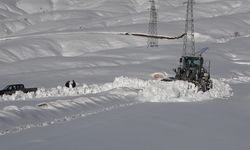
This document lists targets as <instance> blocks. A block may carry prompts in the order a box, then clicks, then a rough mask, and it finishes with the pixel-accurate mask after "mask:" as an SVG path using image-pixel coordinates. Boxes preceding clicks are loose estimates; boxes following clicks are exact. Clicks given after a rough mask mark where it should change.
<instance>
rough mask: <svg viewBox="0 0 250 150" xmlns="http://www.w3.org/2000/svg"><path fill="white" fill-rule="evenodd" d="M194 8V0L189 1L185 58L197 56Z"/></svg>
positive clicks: (184, 45)
mask: <svg viewBox="0 0 250 150" xmlns="http://www.w3.org/2000/svg"><path fill="white" fill-rule="evenodd" d="M193 6H194V0H188V1H187V12H186V24H185V36H184V43H183V56H187V55H188V56H194V55H195V41H194V14H193Z"/></svg>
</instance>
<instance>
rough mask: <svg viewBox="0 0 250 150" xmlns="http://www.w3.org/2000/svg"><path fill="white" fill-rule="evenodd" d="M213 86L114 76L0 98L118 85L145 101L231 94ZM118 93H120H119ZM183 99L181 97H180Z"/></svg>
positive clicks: (82, 92) (92, 90)
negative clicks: (105, 80) (207, 88)
mask: <svg viewBox="0 0 250 150" xmlns="http://www.w3.org/2000/svg"><path fill="white" fill-rule="evenodd" d="M213 82H214V88H213V89H212V90H210V91H207V92H205V93H203V92H197V87H195V86H194V85H193V84H192V83H188V82H184V81H174V82H162V81H156V80H141V79H136V78H128V77H118V78H116V79H115V80H114V81H113V82H112V83H106V84H103V85H96V84H94V85H87V84H83V85H82V86H79V87H76V88H66V87H62V86H58V87H56V88H51V89H45V88H40V89H38V91H37V92H36V93H28V94H24V93H22V92H17V93H15V94H13V95H11V96H7V95H4V96H3V97H2V99H1V101H11V100H31V99H38V98H49V97H65V96H81V95H87V94H98V93H103V92H107V91H111V90H116V89H120V88H128V89H134V90H135V91H138V96H139V99H140V100H141V101H146V102H183V101H185V102H188V101H191V102H193V101H201V100H207V99H214V98H225V97H229V96H231V94H232V92H231V91H232V89H231V87H230V86H229V85H228V84H226V83H224V82H222V81H219V80H215V79H214V80H213ZM120 94H122V92H120ZM183 98H185V100H183Z"/></svg>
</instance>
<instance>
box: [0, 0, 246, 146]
mask: <svg viewBox="0 0 250 150" xmlns="http://www.w3.org/2000/svg"><path fill="white" fill-rule="evenodd" d="M183 2H184V0H181V1H175V0H167V1H161V0H158V8H159V10H158V11H159V28H158V32H159V34H161V35H169V36H177V35H180V34H182V33H183V31H184V20H185V11H186V10H185V9H186V8H185V5H184V4H183ZM148 7H149V2H148V1H144V0H127V1H124V0H60V1H59V0H0V67H1V69H0V81H1V85H0V87H1V88H3V87H4V86H6V85H8V84H11V83H24V84H25V86H27V87H39V91H38V93H37V94H23V93H16V94H15V95H13V96H3V97H2V98H0V132H1V134H2V135H3V136H0V143H1V145H2V147H4V149H12V150H13V149H48V147H47V146H46V145H49V146H50V148H49V149H67V148H66V147H68V149H82V147H83V145H82V144H84V145H86V148H87V149H95V148H99V149H100V148H101V147H102V144H103V145H104V147H103V149H147V148H145V147H144V146H143V145H145V143H148V144H151V146H148V149H166V144H167V145H169V148H170V149H184V148H185V149H190V150H191V149H192V150H193V149H206V148H204V147H206V145H208V146H207V148H210V149H227V150H228V149H232V150H233V149H246V150H247V149H249V148H250V146H249V144H248V141H249V140H250V136H249V135H250V133H249V131H248V126H249V124H250V122H249V120H250V118H249V115H248V114H249V111H250V110H249V108H250V103H249V93H248V91H249V84H250V67H249V65H250V59H249V47H250V44H249V41H250V12H249V8H250V0H196V5H195V32H196V33H195V40H196V48H197V49H201V48H204V47H209V51H208V52H207V53H206V54H205V55H204V56H205V57H206V58H207V59H210V60H211V61H212V77H213V78H214V82H215V88H214V89H213V90H211V91H209V92H206V93H197V92H196V90H197V89H196V88H195V87H193V86H192V85H190V84H188V83H185V82H180V83H179V82H178V83H164V82H163V83H162V82H159V81H152V79H151V74H152V73H153V72H167V74H169V75H172V74H173V72H172V71H171V69H172V68H174V67H176V66H177V65H178V59H179V56H180V55H181V53H182V40H177V41H168V40H160V41H159V44H160V47H159V48H146V42H147V39H145V38H142V37H135V36H131V35H124V33H126V32H136V33H138V32H139V33H147V26H148V25H147V24H148V19H149V13H148ZM120 76H123V77H120ZM124 76H125V77H124ZM117 77H119V78H117ZM72 79H74V80H76V81H77V82H78V83H79V85H78V87H77V89H73V90H72V89H67V88H63V85H64V83H65V82H66V81H67V80H72ZM204 100H209V101H204ZM148 102H158V103H159V102H161V103H159V104H158V103H156V104H155V103H154V104H152V103H149V104H148ZM162 102H168V103H167V104H164V103H162ZM176 102H179V103H177V104H174V103H176ZM180 102H189V103H180ZM193 102H195V103H193ZM138 103H140V104H138ZM141 103H144V104H141ZM135 104H137V105H135ZM131 105H133V107H132V108H130V107H128V108H129V109H128V108H127V107H126V108H120V107H124V106H131ZM114 108H120V109H118V110H114ZM165 108H166V109H165ZM174 108H176V109H174ZM107 111H110V112H107ZM130 111H131V112H130ZM101 112H102V113H101ZM116 113H117V114H116ZM138 113H141V114H138ZM144 113H145V116H144V115H143V114H144ZM93 114H96V115H93ZM147 115H148V116H147ZM85 116H88V117H87V118H82V117H85ZM101 116H103V117H104V118H102V117H101ZM155 116H157V117H155ZM95 117H96V118H99V119H98V120H95ZM110 117H111V118H110ZM150 117H151V118H150ZM100 118H101V119H100ZM170 118H171V119H170ZM108 119H111V121H110V122H109V121H107V120H108ZM85 120H88V121H85ZM135 120H137V121H135ZM124 122H127V123H126V124H124ZM99 123H100V124H101V125H103V124H104V126H105V127H109V129H108V130H107V131H110V132H105V131H106V130H104V129H103V128H104V127H102V126H101V125H100V124H99ZM121 124H122V125H123V126H121V127H118V126H116V125H121ZM68 125H70V126H68ZM82 125H83V126H84V127H85V126H88V127H87V128H88V129H89V130H90V131H93V132H91V133H89V132H87V131H86V130H81V129H82ZM127 125H128V126H127ZM142 126H144V127H142ZM37 127H43V128H37ZM73 127H75V128H73ZM158 127H159V128H158ZM30 128H32V129H30ZM55 128H56V131H55V132H52V131H51V130H53V129H55ZM26 129H29V130H26ZM65 129H66V130H67V134H69V135H68V136H66V137H65V136H64V138H61V137H63V136H61V134H66V133H65V132H66V131H65ZM71 131H72V132H71ZM94 131H96V132H94ZM132 131H133V132H132ZM146 131H148V132H146ZM151 131H152V132H151ZM154 131H155V132H154ZM161 131H164V135H163V134H161V133H163V132H161ZM189 131H190V132H189ZM191 131H192V132H191ZM216 131H217V132H216ZM243 131H244V132H245V133H243ZM19 132H20V133H19ZM13 133H18V134H13ZM35 133H37V135H36V134H35ZM101 133H103V134H102V135H100V134H101ZM248 133H249V134H248ZM27 134H32V136H28V137H25V138H23V140H21V141H19V139H20V137H19V136H20V135H27ZM128 134H129V135H128ZM39 135H42V137H39ZM123 135H126V136H123ZM159 135H161V137H158V136H159ZM55 136H56V137H57V138H54V137H55ZM82 136H83V137H82ZM52 137H53V138H52ZM113 137H117V138H115V139H113V141H114V142H116V143H115V144H114V143H113V142H112V143H113V144H112V143H111V141H112V138H113ZM128 137H134V138H128ZM150 137H152V138H150ZM43 139H44V141H43ZM48 139H50V140H48ZM69 139H71V141H69ZM79 139H85V140H83V141H79ZM103 139H106V140H104V141H103ZM138 139H140V140H139V141H140V143H136V142H134V141H138ZM164 139H166V140H164ZM167 139H168V140H167ZM173 139H176V140H175V141H173ZM177 139H179V142H177V141H178V140H177ZM8 140H10V141H11V140H13V141H15V142H14V143H13V144H11V145H9V142H6V141H8ZM33 140H36V141H33ZM13 141H12V142H13ZM39 141H42V142H41V143H42V144H41V143H40V142H39ZM93 141H95V142H94V143H95V144H91V143H93ZM145 141H147V142H145ZM194 141H199V143H198V144H197V143H196V142H194ZM38 143H40V144H38ZM66 143H72V145H70V144H68V145H66ZM73 143H74V144H73ZM156 143H158V144H156ZM177 143H178V144H177ZM210 143H211V144H210ZM226 143H227V144H226ZM125 144H126V145H130V146H131V147H130V148H128V147H126V145H125ZM20 145H22V146H21V147H20ZM59 145H60V146H59ZM112 145H113V146H112ZM178 145H179V146H178ZM185 145H186V146H185ZM195 145H196V146H195ZM211 145H212V146H211ZM34 147H35V148H34Z"/></svg>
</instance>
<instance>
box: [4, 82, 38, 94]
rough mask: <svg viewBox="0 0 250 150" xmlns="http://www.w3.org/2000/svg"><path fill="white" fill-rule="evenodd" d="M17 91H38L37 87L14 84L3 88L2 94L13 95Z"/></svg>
mask: <svg viewBox="0 0 250 150" xmlns="http://www.w3.org/2000/svg"><path fill="white" fill-rule="evenodd" d="M17 91H22V92H23V93H29V92H36V91H37V88H25V87H24V85H23V84H12V85H8V86H6V87H5V88H4V89H3V90H1V91H0V95H1V96H2V95H4V94H5V95H12V94H15V93H16V92H17Z"/></svg>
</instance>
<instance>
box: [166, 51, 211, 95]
mask: <svg viewBox="0 0 250 150" xmlns="http://www.w3.org/2000/svg"><path fill="white" fill-rule="evenodd" d="M174 72H175V74H176V75H175V77H170V78H167V79H163V81H173V80H184V81H188V82H192V83H194V84H195V85H196V86H198V89H199V91H203V92H205V91H208V90H210V89H211V88H213V82H212V80H211V79H210V63H209V66H208V69H206V67H204V59H203V57H201V55H200V56H183V57H181V58H180V66H179V67H178V68H177V69H174Z"/></svg>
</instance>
